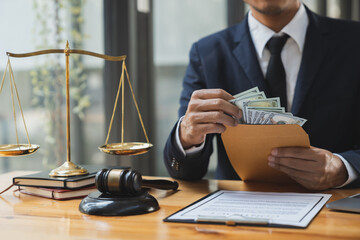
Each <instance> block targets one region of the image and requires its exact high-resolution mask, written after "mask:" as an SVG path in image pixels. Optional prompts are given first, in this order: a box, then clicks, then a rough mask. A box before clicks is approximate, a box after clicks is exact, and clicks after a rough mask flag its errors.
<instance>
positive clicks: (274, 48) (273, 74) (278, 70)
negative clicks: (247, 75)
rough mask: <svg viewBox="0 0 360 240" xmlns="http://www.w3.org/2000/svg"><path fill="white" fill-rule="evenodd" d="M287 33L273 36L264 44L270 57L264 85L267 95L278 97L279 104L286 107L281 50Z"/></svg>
mask: <svg viewBox="0 0 360 240" xmlns="http://www.w3.org/2000/svg"><path fill="white" fill-rule="evenodd" d="M288 37H289V36H288V35H286V34H285V35H282V36H274V37H272V38H271V39H270V40H269V41H268V42H267V44H266V47H267V48H268V49H269V50H270V53H271V57H270V61H269V65H268V68H267V71H266V77H265V81H266V85H267V88H268V90H269V93H270V96H269V97H280V102H281V106H283V107H285V109H287V97H286V73H285V69H284V65H283V63H282V61H281V50H282V48H283V47H284V45H285V42H286V40H287V39H288Z"/></svg>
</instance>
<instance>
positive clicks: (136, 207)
mask: <svg viewBox="0 0 360 240" xmlns="http://www.w3.org/2000/svg"><path fill="white" fill-rule="evenodd" d="M159 208H160V207H159V203H158V202H157V200H156V199H155V198H154V197H153V196H151V195H150V194H149V193H148V192H147V191H143V192H142V193H141V194H140V195H137V196H131V195H122V196H113V195H108V194H104V193H101V192H99V191H96V192H92V193H90V194H89V195H88V196H87V197H85V198H84V199H83V200H82V201H81V203H80V206H79V210H80V212H82V213H85V214H90V215H97V216H129V215H137V214H144V213H150V212H154V211H156V210H158V209H159Z"/></svg>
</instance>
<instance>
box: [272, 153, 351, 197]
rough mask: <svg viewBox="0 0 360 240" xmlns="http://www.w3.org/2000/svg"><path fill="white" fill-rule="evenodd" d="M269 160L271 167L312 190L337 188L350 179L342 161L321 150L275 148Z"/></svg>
mask: <svg viewBox="0 0 360 240" xmlns="http://www.w3.org/2000/svg"><path fill="white" fill-rule="evenodd" d="M268 160H269V161H268V163H269V166H270V167H273V168H275V169H278V170H280V171H282V172H284V173H286V174H287V175H289V176H290V177H291V178H292V179H294V180H295V181H297V182H298V183H300V184H301V185H303V186H304V187H306V188H308V189H312V190H324V189H328V188H331V187H337V186H340V185H342V184H343V183H345V181H346V180H347V178H348V173H347V170H346V168H345V166H344V164H343V162H342V161H341V159H340V158H339V157H338V156H336V155H334V154H332V153H331V152H329V151H327V150H324V149H320V148H315V147H310V148H302V147H286V148H274V149H273V150H272V152H271V154H270V156H269V158H268Z"/></svg>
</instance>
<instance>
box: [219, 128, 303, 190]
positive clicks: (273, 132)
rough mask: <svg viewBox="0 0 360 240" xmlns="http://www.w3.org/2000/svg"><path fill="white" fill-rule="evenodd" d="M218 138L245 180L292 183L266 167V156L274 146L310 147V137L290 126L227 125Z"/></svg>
mask: <svg viewBox="0 0 360 240" xmlns="http://www.w3.org/2000/svg"><path fill="white" fill-rule="evenodd" d="M221 137H222V140H223V143H224V146H225V150H226V153H227V155H228V157H229V160H230V162H231V164H232V166H233V168H234V169H235V171H236V173H237V174H238V175H239V176H240V178H241V179H242V180H244V181H266V182H281V183H286V182H294V181H293V180H292V179H291V178H290V177H288V176H287V175H286V174H285V173H283V172H280V171H278V170H276V169H273V168H271V167H269V166H268V156H269V155H270V152H271V150H272V149H273V148H276V147H292V146H297V147H310V141H309V136H308V135H307V134H306V132H305V131H304V130H303V129H302V127H300V126H299V125H293V124H291V125H245V124H239V125H237V126H236V127H229V126H227V128H226V131H225V132H224V133H223V134H222V135H221Z"/></svg>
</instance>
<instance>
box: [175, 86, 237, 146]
mask: <svg viewBox="0 0 360 240" xmlns="http://www.w3.org/2000/svg"><path fill="white" fill-rule="evenodd" d="M230 99H233V96H231V95H230V94H229V93H227V92H226V91H224V90H222V89H202V90H198V91H194V93H193V94H192V96H191V99H190V102H189V105H188V109H187V111H186V114H185V116H184V118H183V120H182V122H181V124H180V141H181V144H182V145H183V147H184V149H187V148H190V147H192V146H194V145H198V144H201V143H202V142H203V141H204V139H205V136H206V134H209V133H222V132H224V131H225V129H226V127H225V126H236V125H237V123H238V119H239V118H241V117H242V111H241V110H240V109H239V108H237V107H236V106H234V105H233V104H231V103H229V100H230Z"/></svg>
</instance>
